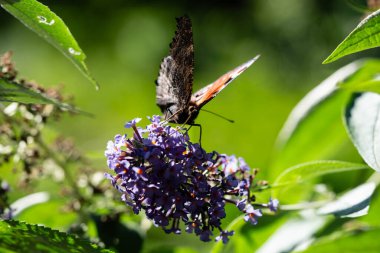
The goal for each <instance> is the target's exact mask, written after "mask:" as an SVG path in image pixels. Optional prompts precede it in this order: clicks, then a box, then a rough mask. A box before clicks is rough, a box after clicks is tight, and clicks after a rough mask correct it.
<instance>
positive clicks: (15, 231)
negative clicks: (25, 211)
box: [0, 221, 111, 253]
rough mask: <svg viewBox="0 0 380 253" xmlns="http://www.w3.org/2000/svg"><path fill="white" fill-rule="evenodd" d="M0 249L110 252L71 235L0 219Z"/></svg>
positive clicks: (2, 250)
mask: <svg viewBox="0 0 380 253" xmlns="http://www.w3.org/2000/svg"><path fill="white" fill-rule="evenodd" d="M0 251H1V252H4V251H14V252H58V253H60V252H62V253H64V252H65V253H66V252H94V253H95V252H111V251H109V250H105V249H101V248H100V247H99V246H97V245H95V244H91V243H90V242H89V241H86V240H83V239H79V238H77V237H75V236H73V235H69V234H66V233H62V232H59V231H57V230H52V229H50V228H47V227H43V226H39V225H31V224H27V223H23V222H18V221H0Z"/></svg>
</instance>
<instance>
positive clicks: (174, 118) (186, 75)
mask: <svg viewBox="0 0 380 253" xmlns="http://www.w3.org/2000/svg"><path fill="white" fill-rule="evenodd" d="M258 57H259V56H256V57H255V58H253V59H251V60H249V61H248V62H246V63H244V64H242V65H241V66H239V67H237V68H235V69H233V70H231V71H229V72H227V73H226V74H224V75H223V76H221V77H220V78H218V79H217V80H216V81H215V82H213V83H211V84H209V85H207V86H205V87H203V88H202V89H200V90H199V91H197V92H196V93H194V94H193V95H192V87H193V69H194V46H193V34H192V28H191V21H190V19H189V18H188V17H187V16H184V17H181V18H178V19H177V31H176V33H175V36H174V38H173V41H172V43H171V44H170V55H169V56H167V57H165V58H164V59H163V60H162V62H161V66H160V72H159V75H158V78H157V80H156V104H157V105H158V106H159V107H160V109H161V112H162V113H163V114H164V117H165V119H166V120H168V121H169V122H172V123H177V124H193V123H194V120H195V119H196V117H197V116H198V114H199V110H200V109H201V108H202V107H203V106H204V105H205V104H207V103H208V102H209V101H210V100H211V99H213V98H214V97H215V96H216V95H217V94H218V93H219V92H220V91H221V90H222V89H224V88H225V87H226V86H227V85H228V84H229V83H230V82H231V81H232V80H234V79H235V78H236V77H237V76H239V75H240V74H241V73H242V72H243V71H245V70H246V69H247V68H248V67H249V66H251V64H252V63H253V62H255V61H256V60H257V58H258Z"/></svg>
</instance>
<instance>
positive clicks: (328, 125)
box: [272, 61, 365, 171]
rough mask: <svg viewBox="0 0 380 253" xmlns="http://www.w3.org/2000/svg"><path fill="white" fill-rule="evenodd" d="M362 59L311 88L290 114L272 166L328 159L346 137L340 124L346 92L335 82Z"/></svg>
mask: <svg viewBox="0 0 380 253" xmlns="http://www.w3.org/2000/svg"><path fill="white" fill-rule="evenodd" d="M364 63H365V62H364V61H357V62H354V63H351V64H349V65H347V66H345V67H343V68H341V69H339V70H338V71H336V72H335V73H334V74H332V75H331V76H330V77H328V78H327V79H326V80H324V81H323V82H322V83H321V84H319V85H318V86H317V87H315V88H314V89H313V90H312V91H310V92H309V93H308V94H307V95H306V96H305V97H304V98H303V99H302V100H301V101H300V102H299V103H298V104H297V105H296V107H294V109H293V110H292V112H291V113H290V115H289V117H288V119H287V120H286V122H285V124H284V126H283V128H282V130H281V132H280V134H279V137H278V140H277V147H276V148H277V150H276V153H275V156H274V158H273V159H272V162H273V164H272V169H276V170H278V171H283V170H284V169H285V168H288V167H290V166H294V165H296V164H299V163H302V162H307V161H312V160H320V159H327V158H329V156H331V154H335V152H336V150H337V145H340V144H341V143H342V142H344V140H346V139H347V136H346V134H345V132H344V127H343V124H342V123H341V121H342V119H341V114H342V107H343V106H344V104H345V102H346V100H347V97H348V94H346V93H345V92H342V91H340V90H339V89H338V87H337V86H338V84H340V83H342V82H344V81H345V80H346V79H347V78H348V77H350V76H352V75H353V74H355V73H356V72H357V71H358V70H359V69H360V68H361V67H362V66H363V64H364Z"/></svg>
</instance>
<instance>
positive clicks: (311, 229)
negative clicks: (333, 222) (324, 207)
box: [255, 213, 328, 253]
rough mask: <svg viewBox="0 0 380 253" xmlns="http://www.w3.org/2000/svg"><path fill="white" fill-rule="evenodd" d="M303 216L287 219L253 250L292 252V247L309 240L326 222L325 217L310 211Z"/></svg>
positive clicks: (258, 252)
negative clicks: (258, 247)
mask: <svg viewBox="0 0 380 253" xmlns="http://www.w3.org/2000/svg"><path fill="white" fill-rule="evenodd" d="M304 216H306V217H302V216H301V217H296V218H293V219H289V220H288V221H287V222H286V223H285V224H283V225H282V226H281V227H280V228H278V229H277V230H276V231H274V232H273V233H272V234H271V235H270V236H269V238H268V239H267V240H266V242H265V243H264V244H263V245H262V246H261V247H260V249H258V250H257V251H255V252H257V253H268V252H292V249H294V248H295V247H296V246H298V245H300V244H302V243H303V242H305V241H308V240H310V239H311V238H312V237H313V236H314V235H315V233H316V232H317V231H318V230H319V229H321V228H322V227H323V226H324V225H325V224H326V223H327V222H328V219H327V218H326V217H322V216H317V215H315V214H312V213H309V214H308V215H304ZM284 238H286V240H284Z"/></svg>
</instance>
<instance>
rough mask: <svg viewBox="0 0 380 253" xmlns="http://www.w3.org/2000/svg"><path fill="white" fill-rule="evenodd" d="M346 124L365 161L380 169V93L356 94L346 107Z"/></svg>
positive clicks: (377, 169)
mask: <svg viewBox="0 0 380 253" xmlns="http://www.w3.org/2000/svg"><path fill="white" fill-rule="evenodd" d="M345 120H346V126H347V129H348V132H349V134H350V137H351V140H352V141H353V143H354V144H355V146H356V148H357V149H358V151H359V153H360V155H361V156H362V157H363V159H364V161H365V162H366V163H367V164H368V165H369V166H371V167H372V168H373V169H375V170H376V171H380V95H378V94H375V93H371V92H366V93H361V94H357V95H354V96H353V98H352V102H351V103H350V104H349V105H348V106H347V108H346V114H345Z"/></svg>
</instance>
